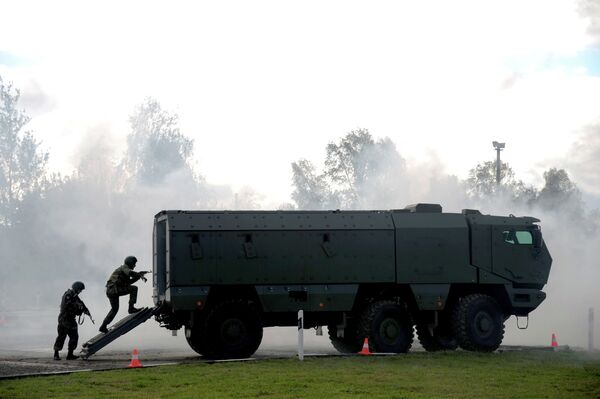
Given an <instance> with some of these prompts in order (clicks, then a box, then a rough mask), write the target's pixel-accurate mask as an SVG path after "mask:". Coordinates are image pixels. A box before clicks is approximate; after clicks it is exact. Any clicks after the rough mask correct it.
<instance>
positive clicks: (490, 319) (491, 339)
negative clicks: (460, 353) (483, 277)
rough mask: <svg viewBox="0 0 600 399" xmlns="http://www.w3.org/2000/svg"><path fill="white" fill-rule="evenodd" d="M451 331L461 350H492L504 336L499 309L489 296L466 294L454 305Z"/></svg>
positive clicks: (500, 309)
mask: <svg viewBox="0 0 600 399" xmlns="http://www.w3.org/2000/svg"><path fill="white" fill-rule="evenodd" d="M452 330H453V332H454V336H455V337H456V339H457V341H458V344H459V345H460V347H461V348H463V349H464V350H468V351H476V352H493V351H495V350H496V349H498V347H499V346H500V344H501V343H502V339H503V338H504V315H503V313H502V308H500V305H499V304H498V302H496V300H495V299H494V298H492V297H491V296H489V295H484V294H472V295H467V296H465V297H463V298H461V299H460V301H459V302H458V303H457V304H456V306H455V308H454V312H453V314H452Z"/></svg>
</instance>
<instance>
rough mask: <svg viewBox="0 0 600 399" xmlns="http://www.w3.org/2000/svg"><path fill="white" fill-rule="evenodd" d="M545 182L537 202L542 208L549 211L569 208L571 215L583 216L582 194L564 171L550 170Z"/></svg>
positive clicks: (545, 175) (547, 172)
mask: <svg viewBox="0 0 600 399" xmlns="http://www.w3.org/2000/svg"><path fill="white" fill-rule="evenodd" d="M544 181H545V184H544V187H543V188H542V189H541V190H540V193H539V196H538V201H537V202H538V203H539V205H540V206H542V207H544V208H546V209H549V210H558V209H561V208H565V207H568V208H569V210H570V211H569V213H574V214H578V215H580V216H581V215H582V214H583V202H582V199H581V192H580V191H579V189H578V188H577V186H576V185H575V183H573V182H572V181H571V179H570V178H569V174H568V173H567V172H566V171H565V170H564V169H557V168H551V169H548V170H547V171H545V172H544Z"/></svg>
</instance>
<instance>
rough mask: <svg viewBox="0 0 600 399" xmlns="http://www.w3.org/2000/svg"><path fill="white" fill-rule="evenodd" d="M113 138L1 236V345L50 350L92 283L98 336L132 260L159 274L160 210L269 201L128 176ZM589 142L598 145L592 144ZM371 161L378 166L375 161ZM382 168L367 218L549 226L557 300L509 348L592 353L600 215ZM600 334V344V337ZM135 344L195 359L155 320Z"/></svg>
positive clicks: (184, 178)
mask: <svg viewBox="0 0 600 399" xmlns="http://www.w3.org/2000/svg"><path fill="white" fill-rule="evenodd" d="M596 133H597V129H596V130H594V129H591V130H589V131H588V133H587V136H582V139H581V141H580V142H578V143H576V144H575V146H574V150H573V151H574V153H573V154H574V159H577V162H573V161H570V162H571V165H572V167H571V169H572V170H573V173H574V175H575V176H577V177H578V179H581V181H582V184H581V187H582V188H587V187H593V186H594V185H595V183H594V182H595V181H597V180H595V179H597V178H598V176H597V172H596V171H595V170H594V168H593V167H588V166H587V165H583V163H584V162H582V161H581V160H584V161H589V162H590V163H593V164H597V158H595V155H594V154H597V153H598V146H597V140H596V139H597V134H596ZM111 137H112V132H110V131H109V130H108V129H107V128H106V127H104V126H99V127H96V128H94V129H92V130H91V131H89V132H88V133H87V134H86V136H85V139H84V140H83V141H82V143H83V144H82V145H81V146H80V148H79V150H78V151H77V154H78V155H77V157H78V162H77V164H78V168H77V171H76V172H75V173H74V174H73V175H72V176H68V177H58V178H57V179H58V181H57V182H56V184H53V185H52V186H51V187H50V188H49V189H48V190H46V191H45V192H43V193H34V194H31V195H29V196H28V197H27V198H26V199H25V201H24V202H23V203H22V205H21V209H20V210H19V213H20V215H21V220H22V222H21V223H19V224H17V225H15V226H11V227H10V228H0V264H1V265H2V267H1V268H0V315H1V316H2V318H3V319H2V320H4V322H3V324H2V325H0V337H1V341H2V342H3V344H2V346H4V347H7V346H8V345H22V347H29V348H41V347H46V348H50V347H51V344H52V341H53V339H54V336H55V328H56V316H57V314H58V306H59V303H60V298H61V296H62V293H63V292H64V291H65V290H66V289H67V288H69V287H70V285H71V283H72V282H73V281H76V280H81V281H83V282H84V283H85V284H86V289H85V291H84V292H83V293H82V294H81V297H82V299H83V300H84V301H85V302H86V304H87V305H88V307H89V308H90V309H91V311H92V314H93V315H94V317H95V319H96V323H97V324H96V326H93V325H91V324H89V322H88V323H86V324H84V326H83V327H82V328H81V329H80V336H81V337H82V341H84V340H85V339H86V338H89V337H91V336H93V335H95V334H96V328H97V325H98V323H100V322H101V320H102V319H103V317H104V316H105V314H106V313H107V312H108V310H109V304H108V301H107V299H106V297H105V294H104V284H105V282H106V280H107V278H108V276H109V274H110V273H111V272H112V270H113V269H114V268H115V267H117V266H118V265H120V264H121V263H122V261H123V258H124V257H125V256H127V255H135V256H137V257H138V259H139V263H138V269H140V270H145V269H146V270H149V269H150V268H151V262H152V258H151V255H152V247H151V246H152V240H151V238H152V227H153V216H154V214H155V213H157V212H158V211H160V210H162V209H215V210H216V209H236V208H237V209H256V208H259V207H260V204H261V201H262V200H263V197H262V196H261V195H260V194H259V193H256V192H255V191H254V190H253V189H252V188H250V187H244V188H242V189H241V190H239V191H238V192H237V193H236V191H235V190H233V189H232V188H231V187H229V186H223V185H221V186H217V185H212V184H209V183H208V182H206V181H205V179H204V178H202V177H201V176H198V175H197V174H196V173H195V172H194V170H193V169H192V168H191V167H190V165H189V163H185V162H184V163H181V164H178V166H177V167H175V168H171V169H168V170H161V174H160V175H157V176H155V178H153V179H148V176H145V178H144V179H138V178H136V176H135V175H133V176H132V175H129V174H128V173H127V172H126V171H124V169H123V164H124V163H123V161H122V159H123V157H126V156H128V155H127V154H128V153H127V151H126V152H125V154H119V153H117V150H116V148H115V147H114V146H113V145H112V144H111V143H112V141H113V140H112V139H111ZM583 140H588V141H585V142H586V143H588V144H589V143H594V144H593V145H587V146H584V145H583V144H582V143H583V142H584V141H583ZM136 143H137V145H144V143H143V142H139V141H137V142H136ZM580 143H581V144H580ZM390 148H391V147H390ZM145 154H146V155H145V156H148V158H146V159H145V160H144V162H147V163H149V164H152V163H154V162H159V161H160V160H158V159H154V158H153V157H160V156H161V154H160V153H153V152H152V151H146V152H145ZM364 156H365V157H369V159H370V160H372V159H373V154H371V153H369V152H365V155H364ZM377 159H378V163H377V166H376V168H375V169H374V170H373V173H374V174H375V175H376V176H377V178H375V179H365V180H364V181H363V185H362V186H361V187H360V189H361V193H366V195H364V196H363V197H362V199H361V203H360V206H361V207H362V208H365V209H392V208H402V207H404V206H405V205H407V204H410V203H416V202H432V203H440V204H442V206H443V207H444V211H446V212H447V211H452V212H459V211H460V210H461V209H463V208H478V209H480V210H481V211H482V213H485V214H493V215H508V214H510V213H512V214H516V215H530V216H535V217H538V218H540V219H541V220H542V222H541V226H542V231H543V234H544V238H545V240H546V243H547V245H548V247H549V250H550V252H551V254H552V256H553V258H554V264H553V267H552V271H551V274H550V279H549V282H548V284H547V286H546V288H545V291H546V292H547V294H548V297H547V299H546V301H545V302H544V303H543V304H542V305H541V306H540V307H539V308H538V309H537V310H535V311H534V312H533V313H532V314H531V317H530V323H529V328H528V329H527V330H519V329H517V328H516V325H515V322H514V318H513V319H511V320H509V322H508V323H507V333H506V338H505V343H507V344H533V345H545V344H548V343H549V339H550V335H551V333H556V334H557V336H558V338H559V342H560V343H561V344H568V345H575V346H585V345H586V340H587V324H586V323H587V311H588V308H589V307H590V306H594V307H596V309H600V290H598V289H597V283H598V282H599V281H600V267H599V266H598V265H597V261H596V259H597V256H596V254H595V251H596V248H598V247H600V235H599V233H598V230H597V229H594V228H590V227H591V226H594V225H595V224H594V221H592V220H591V219H590V218H591V217H592V216H593V214H592V213H590V212H588V213H586V214H585V215H581V216H582V217H581V218H577V219H574V218H572V217H571V213H570V212H568V210H569V208H570V207H575V206H576V204H570V203H565V204H562V205H561V208H559V209H547V208H544V207H542V206H540V205H534V206H533V207H532V206H527V205H524V204H520V205H517V204H516V203H515V202H513V201H512V200H511V198H509V197H508V196H506V197H505V198H495V199H494V200H493V201H490V202H486V203H483V202H482V203H476V202H474V201H473V200H472V199H470V198H469V197H467V195H466V194H465V192H466V190H465V187H464V182H462V181H461V180H460V179H458V178H457V177H456V176H453V175H449V174H447V173H446V172H445V170H444V166H443V164H442V163H441V162H440V161H439V160H438V158H437V156H436V155H435V154H434V153H430V154H429V157H428V158H426V159H421V160H411V161H405V159H404V158H403V157H402V156H401V155H400V153H398V152H396V150H395V147H394V151H385V152H382V153H378V154H377ZM361 162H362V161H360V160H359V163H361ZM364 163H365V164H366V163H367V162H366V160H365V162H364ZM596 186H597V184H596ZM138 286H140V292H139V300H138V303H139V305H140V306H152V299H151V297H152V287H151V283H148V284H143V283H138ZM125 304H126V299H124V298H122V299H121V306H122V309H121V312H120V314H119V316H118V317H122V316H124V308H125V307H126V306H125ZM598 330H600V329H596V332H597V333H596V337H595V339H596V342H599V339H600V337H599V334H598V333H600V331H598ZM282 331H283V333H282V334H279V333H275V332H273V333H269V334H270V335H269V337H270V338H269V339H271V340H275V341H277V342H279V343H282V344H284V343H286V342H293V340H292V339H290V336H289V335H292V334H294V331H292V330H289V331H288V330H282ZM320 339H322V340H324V341H326V340H327V338H320ZM266 340H267V338H265V343H267V341H266ZM134 342H136V343H137V344H138V345H140V343H143V345H146V346H147V347H162V346H168V347H170V348H173V347H175V348H181V349H185V348H186V346H187V345H186V344H185V340H184V338H183V337H181V335H180V336H179V337H177V338H171V337H169V332H168V331H167V330H164V329H160V328H158V326H157V325H156V324H155V322H154V321H148V322H147V323H146V324H145V325H143V326H141V327H139V328H138V329H136V331H135V332H134V333H133V334H131V335H128V336H126V337H123V338H122V339H120V340H119V341H118V342H117V343H116V344H115V345H114V346H112V347H117V348H121V347H127V346H128V345H131V344H132V343H134ZM273 343H274V342H273V341H271V342H270V344H273Z"/></svg>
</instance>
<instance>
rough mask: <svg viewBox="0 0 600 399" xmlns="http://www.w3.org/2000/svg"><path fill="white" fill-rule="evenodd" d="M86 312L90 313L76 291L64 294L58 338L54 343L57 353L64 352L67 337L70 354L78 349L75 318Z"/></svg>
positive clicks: (68, 291)
mask: <svg viewBox="0 0 600 399" xmlns="http://www.w3.org/2000/svg"><path fill="white" fill-rule="evenodd" d="M86 311H87V312H89V311H88V310H87V307H86V306H85V304H84V303H83V301H82V300H81V299H80V298H79V296H78V294H77V293H76V292H75V291H73V290H72V289H68V290H67V291H66V292H65V293H64V294H63V297H62V301H61V302H60V313H59V314H58V327H57V331H58V337H56V341H55V342H54V351H55V352H58V351H60V350H62V348H63V345H64V344H65V339H66V338H67V335H68V336H69V345H68V347H67V349H68V350H69V353H73V351H74V350H75V348H77V340H78V339H79V334H78V333H77V321H75V317H76V316H80V315H82V314H83V313H86Z"/></svg>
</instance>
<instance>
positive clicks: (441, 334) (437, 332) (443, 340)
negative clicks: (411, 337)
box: [417, 324, 458, 352]
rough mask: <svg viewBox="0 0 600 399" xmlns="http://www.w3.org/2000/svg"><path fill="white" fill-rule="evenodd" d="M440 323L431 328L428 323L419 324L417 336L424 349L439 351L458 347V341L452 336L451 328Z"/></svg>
mask: <svg viewBox="0 0 600 399" xmlns="http://www.w3.org/2000/svg"><path fill="white" fill-rule="evenodd" d="M444 327H445V326H443V325H440V326H437V327H435V328H434V329H433V332H432V331H431V330H430V329H429V325H427V324H417V336H418V337H419V342H420V343H421V346H423V349H425V350H426V351H427V352H437V351H453V350H455V349H456V348H457V347H458V342H457V341H456V339H455V338H454V337H453V336H452V333H451V331H449V328H444Z"/></svg>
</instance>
